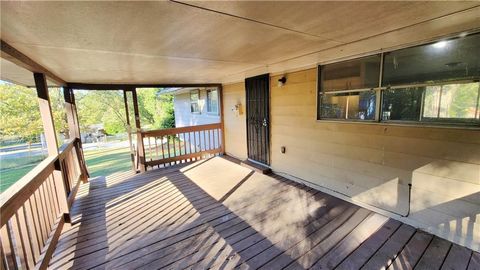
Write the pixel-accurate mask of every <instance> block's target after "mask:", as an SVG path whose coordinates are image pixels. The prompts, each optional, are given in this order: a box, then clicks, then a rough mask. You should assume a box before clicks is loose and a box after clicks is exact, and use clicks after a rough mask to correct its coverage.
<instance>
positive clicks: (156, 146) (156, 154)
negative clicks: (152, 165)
mask: <svg viewBox="0 0 480 270" xmlns="http://www.w3.org/2000/svg"><path fill="white" fill-rule="evenodd" d="M153 139H154V140H155V159H156V160H158V144H157V137H153ZM158 167H159V168H160V166H158Z"/></svg>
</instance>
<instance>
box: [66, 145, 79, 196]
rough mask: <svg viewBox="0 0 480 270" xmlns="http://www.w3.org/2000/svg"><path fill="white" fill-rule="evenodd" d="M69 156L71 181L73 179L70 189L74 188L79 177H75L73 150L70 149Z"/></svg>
mask: <svg viewBox="0 0 480 270" xmlns="http://www.w3.org/2000/svg"><path fill="white" fill-rule="evenodd" d="M67 156H68V171H69V172H70V181H71V185H70V189H71V190H73V188H74V187H75V185H76V184H77V183H75V180H77V178H76V177H75V170H74V168H73V167H74V163H73V153H72V151H70V152H69V153H68V154H67ZM71 190H70V191H71Z"/></svg>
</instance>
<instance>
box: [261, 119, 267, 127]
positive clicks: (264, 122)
mask: <svg viewBox="0 0 480 270" xmlns="http://www.w3.org/2000/svg"><path fill="white" fill-rule="evenodd" d="M262 125H263V126H264V127H266V126H267V119H266V118H263V123H262Z"/></svg>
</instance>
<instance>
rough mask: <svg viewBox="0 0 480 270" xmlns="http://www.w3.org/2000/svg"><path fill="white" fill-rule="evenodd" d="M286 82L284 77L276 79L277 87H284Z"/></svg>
mask: <svg viewBox="0 0 480 270" xmlns="http://www.w3.org/2000/svg"><path fill="white" fill-rule="evenodd" d="M286 82H287V77H285V75H284V76H282V77H281V78H280V79H278V87H282V86H284V85H285V83H286Z"/></svg>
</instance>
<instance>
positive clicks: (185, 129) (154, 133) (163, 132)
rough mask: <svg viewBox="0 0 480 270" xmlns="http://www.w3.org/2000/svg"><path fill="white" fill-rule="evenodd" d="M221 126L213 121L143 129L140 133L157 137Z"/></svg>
mask: <svg viewBox="0 0 480 270" xmlns="http://www.w3.org/2000/svg"><path fill="white" fill-rule="evenodd" d="M221 127H222V125H221V123H214V124H207V125H199V126H189V127H178V128H167V129H159V130H148V131H143V132H142V135H143V136H144V137H157V136H165V135H173V134H178V133H187V132H194V131H201V130H209V129H218V128H221Z"/></svg>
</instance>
